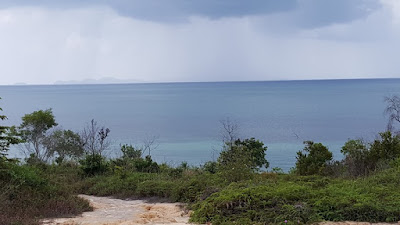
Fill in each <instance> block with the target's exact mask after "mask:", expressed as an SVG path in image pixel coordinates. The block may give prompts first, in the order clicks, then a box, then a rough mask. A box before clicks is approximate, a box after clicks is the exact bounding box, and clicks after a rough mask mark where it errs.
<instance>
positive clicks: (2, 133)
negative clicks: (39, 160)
mask: <svg viewBox="0 0 400 225" xmlns="http://www.w3.org/2000/svg"><path fill="white" fill-rule="evenodd" d="M0 99H1V98H0ZM1 111H3V109H2V108H0V112H1ZM6 119H7V117H6V116H4V115H0V121H3V120H6ZM10 129H11V128H10V127H8V126H3V125H0V162H1V161H3V160H5V159H6V158H5V156H6V152H7V151H8V150H9V147H10V145H12V144H18V143H19V142H20V139H19V138H18V137H16V136H15V135H13V133H12V132H11V131H10Z"/></svg>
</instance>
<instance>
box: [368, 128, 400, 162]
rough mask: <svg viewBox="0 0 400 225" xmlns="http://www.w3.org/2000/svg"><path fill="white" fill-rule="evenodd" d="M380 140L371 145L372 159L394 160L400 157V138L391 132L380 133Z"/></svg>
mask: <svg viewBox="0 0 400 225" xmlns="http://www.w3.org/2000/svg"><path fill="white" fill-rule="evenodd" d="M379 136H380V138H379V139H377V140H375V141H374V142H373V143H372V144H371V149H370V154H371V156H370V158H375V159H379V160H394V159H396V158H398V157H400V138H399V137H398V136H397V135H393V134H392V133H391V132H390V131H387V132H383V133H379Z"/></svg>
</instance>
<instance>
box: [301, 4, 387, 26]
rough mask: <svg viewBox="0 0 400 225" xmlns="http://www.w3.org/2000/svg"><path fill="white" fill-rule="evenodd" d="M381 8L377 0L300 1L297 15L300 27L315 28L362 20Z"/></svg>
mask: <svg viewBox="0 0 400 225" xmlns="http://www.w3.org/2000/svg"><path fill="white" fill-rule="evenodd" d="M380 7H381V4H380V2H379V1H377V0H333V1H331V0H299V1H298V8H297V9H296V11H297V12H296V13H295V14H296V21H297V24H298V25H299V26H301V27H303V28H313V27H319V26H326V25H330V24H334V23H347V22H351V21H353V20H357V19H362V18H365V17H367V16H368V15H369V14H370V13H371V12H373V11H375V10H377V9H379V8H380Z"/></svg>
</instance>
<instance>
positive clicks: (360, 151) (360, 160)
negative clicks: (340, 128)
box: [341, 139, 373, 177]
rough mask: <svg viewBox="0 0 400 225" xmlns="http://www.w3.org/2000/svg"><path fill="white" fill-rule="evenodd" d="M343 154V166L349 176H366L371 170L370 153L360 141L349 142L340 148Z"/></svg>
mask: <svg viewBox="0 0 400 225" xmlns="http://www.w3.org/2000/svg"><path fill="white" fill-rule="evenodd" d="M341 152H342V153H343V154H344V156H345V159H344V162H343V163H344V166H345V167H346V170H347V173H348V174H349V175H350V176H353V177H357V176H363V175H367V174H368V173H369V172H370V171H371V170H372V168H373V165H372V164H371V162H369V158H370V154H369V153H370V152H369V149H368V148H367V146H366V145H365V144H364V143H363V141H362V140H359V139H358V140H349V141H347V142H346V143H345V144H344V146H343V147H342V150H341Z"/></svg>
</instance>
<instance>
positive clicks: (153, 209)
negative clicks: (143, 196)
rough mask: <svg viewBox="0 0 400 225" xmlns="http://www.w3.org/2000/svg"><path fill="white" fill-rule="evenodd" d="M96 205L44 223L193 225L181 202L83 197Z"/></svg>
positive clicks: (78, 224)
mask: <svg viewBox="0 0 400 225" xmlns="http://www.w3.org/2000/svg"><path fill="white" fill-rule="evenodd" d="M79 197H81V198H84V199H87V200H88V201H89V202H90V204H91V205H92V206H93V208H94V210H93V211H92V212H85V213H83V214H82V215H81V216H78V217H74V218H57V219H48V220H44V221H43V224H46V225H92V224H93V225H94V224H96V225H133V224H152V225H156V224H171V225H183V224H189V223H188V221H189V214H188V212H187V211H185V210H184V208H183V205H182V204H179V203H147V202H145V201H143V200H121V199H114V198H109V197H95V196H89V195H79Z"/></svg>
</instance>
